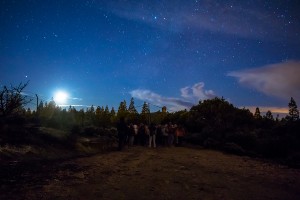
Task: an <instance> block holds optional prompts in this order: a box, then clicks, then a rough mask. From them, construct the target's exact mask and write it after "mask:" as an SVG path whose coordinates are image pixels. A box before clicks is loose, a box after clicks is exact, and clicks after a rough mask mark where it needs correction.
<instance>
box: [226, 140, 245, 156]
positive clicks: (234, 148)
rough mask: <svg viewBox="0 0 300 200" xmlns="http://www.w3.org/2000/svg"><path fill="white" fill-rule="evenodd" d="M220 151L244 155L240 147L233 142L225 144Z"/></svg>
mask: <svg viewBox="0 0 300 200" xmlns="http://www.w3.org/2000/svg"><path fill="white" fill-rule="evenodd" d="M222 149H223V151H225V152H228V153H232V154H236V155H246V152H245V150H244V149H243V148H242V147H241V146H239V145H238V144H235V143H233V142H230V143H225V144H224V146H223V148H222Z"/></svg>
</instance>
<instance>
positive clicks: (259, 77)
mask: <svg viewBox="0 0 300 200" xmlns="http://www.w3.org/2000/svg"><path fill="white" fill-rule="evenodd" d="M299 74H300V61H288V62H284V63H278V64H272V65H266V66H262V67H259V68H254V69H247V70H240V71H233V72H230V73H228V76H232V77H235V78H237V79H238V81H239V83H241V84H243V85H246V86H248V87H251V88H254V89H256V90H257V91H260V92H262V93H264V94H266V95H270V96H275V97H279V98H282V99H286V98H290V97H294V98H295V99H298V100H300V78H299Z"/></svg>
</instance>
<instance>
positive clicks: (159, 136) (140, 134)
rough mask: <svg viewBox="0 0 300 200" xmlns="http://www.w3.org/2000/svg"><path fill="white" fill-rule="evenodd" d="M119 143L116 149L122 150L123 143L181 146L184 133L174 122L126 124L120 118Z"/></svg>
mask: <svg viewBox="0 0 300 200" xmlns="http://www.w3.org/2000/svg"><path fill="white" fill-rule="evenodd" d="M117 130H118V137H119V145H118V149H119V150H122V149H123V148H124V146H125V145H128V147H131V146H133V145H141V146H148V147H150V148H151V147H153V148H156V146H157V145H162V146H173V145H176V146H181V145H182V142H183V138H184V136H185V134H186V132H185V129H184V128H183V127H182V126H180V125H176V124H172V123H171V122H169V123H168V124H165V125H161V124H159V125H156V124H154V123H151V124H150V125H147V124H140V125H136V124H133V123H131V124H129V125H127V124H126V122H125V119H124V118H121V119H120V122H119V123H118V124H117Z"/></svg>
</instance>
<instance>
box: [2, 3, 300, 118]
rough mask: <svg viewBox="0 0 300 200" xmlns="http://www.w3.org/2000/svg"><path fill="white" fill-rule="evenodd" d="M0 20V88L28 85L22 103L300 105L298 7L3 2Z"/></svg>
mask: <svg viewBox="0 0 300 200" xmlns="http://www.w3.org/2000/svg"><path fill="white" fill-rule="evenodd" d="M0 15H1V17H0V69H1V73H0V85H1V87H2V86H3V85H10V84H13V85H16V84H19V83H20V82H27V81H28V80H29V85H28V87H27V88H26V89H25V91H24V92H25V93H24V94H26V95H28V96H34V94H38V96H39V97H40V99H42V100H44V101H50V100H51V98H52V97H54V96H55V95H56V93H57V92H58V91H62V92H65V93H67V100H65V101H61V102H57V103H58V104H61V105H75V106H76V107H77V108H86V107H87V106H91V105H94V106H106V105H108V106H109V107H110V108H111V107H112V106H113V107H115V109H117V108H118V106H119V103H120V101H123V100H126V101H127V105H128V104H129V101H130V98H131V97H134V99H135V105H136V106H139V105H141V104H142V103H143V102H144V101H146V102H150V103H151V105H152V106H151V107H150V109H151V111H156V110H158V109H159V107H155V106H153V105H157V106H163V105H165V106H167V108H168V109H169V111H175V110H180V109H184V108H190V107H191V106H192V105H195V104H197V103H198V101H199V100H204V99H209V98H213V97H215V96H218V97H222V96H223V97H224V98H225V99H226V100H228V101H229V102H231V103H233V104H234V105H235V106H237V107H246V108H251V109H252V107H256V106H258V107H260V108H261V111H266V110H268V109H271V110H272V111H273V112H274V113H276V112H282V111H283V110H287V104H288V102H289V100H290V97H291V96H292V97H294V99H295V100H296V102H297V103H298V105H299V104H300V3H299V1H297V0H295V1H288V0H282V1H262V0H251V1H250V0H246V1H221V0H220V1H212V0H204V1H201V0H198V1H185V0H182V1H179V0H165V1H163V0H161V1H151V0H148V1H121V0H120V1H96V0H94V1H93V0H90V1H83V0H82V1H79V0H72V1H71V0H59V1H55V0H39V1H38V0H36V1H34V0H32V1H30V0H27V1H25V0H16V1H13V0H7V1H4V0H1V4H0ZM31 106H34V101H33V102H32V103H31ZM282 109H283V110H282Z"/></svg>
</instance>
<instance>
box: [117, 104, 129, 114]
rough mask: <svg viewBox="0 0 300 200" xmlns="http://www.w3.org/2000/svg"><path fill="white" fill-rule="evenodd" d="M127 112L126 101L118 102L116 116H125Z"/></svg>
mask: <svg viewBox="0 0 300 200" xmlns="http://www.w3.org/2000/svg"><path fill="white" fill-rule="evenodd" d="M127 113H128V110H127V106H126V101H125V100H124V101H122V102H120V106H119V108H118V113H117V116H118V118H120V117H124V118H125V117H126V116H127Z"/></svg>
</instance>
